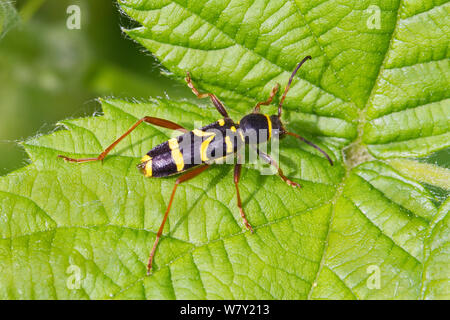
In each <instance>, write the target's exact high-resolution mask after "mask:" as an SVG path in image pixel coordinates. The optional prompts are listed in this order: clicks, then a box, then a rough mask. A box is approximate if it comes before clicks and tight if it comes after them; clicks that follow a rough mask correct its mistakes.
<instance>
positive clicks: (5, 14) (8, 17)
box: [0, 1, 19, 40]
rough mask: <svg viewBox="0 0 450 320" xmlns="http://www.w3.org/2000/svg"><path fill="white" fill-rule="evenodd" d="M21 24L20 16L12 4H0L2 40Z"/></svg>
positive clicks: (0, 33)
mask: <svg viewBox="0 0 450 320" xmlns="http://www.w3.org/2000/svg"><path fill="white" fill-rule="evenodd" d="M18 22H19V15H18V14H17V11H16V9H15V8H14V6H13V5H12V3H11V2H7V1H2V2H0V40H1V39H2V38H3V36H4V35H5V34H6V33H7V32H8V31H9V30H10V29H11V28H13V27H14V26H15V25H16V24H17V23H18Z"/></svg>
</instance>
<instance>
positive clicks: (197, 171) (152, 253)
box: [147, 165, 209, 275]
mask: <svg viewBox="0 0 450 320" xmlns="http://www.w3.org/2000/svg"><path fill="white" fill-rule="evenodd" d="M208 167H209V165H203V166H200V167H197V168H195V169H193V170H191V171H188V172H186V173H185V174H183V175H182V176H180V177H179V178H178V179H177V180H176V181H175V185H174V187H173V189H172V195H171V196H170V200H169V205H168V206H167V209H166V213H165V214H164V218H163V221H162V222H161V226H160V227H159V230H158V233H157V234H156V239H155V242H154V244H153V247H152V250H151V251H150V256H149V258H148V264H147V275H150V272H151V270H152V264H153V257H154V256H155V251H156V247H157V246H158V242H159V239H160V238H161V235H162V232H163V229H164V224H165V223H166V220H167V217H168V216H169V212H170V207H171V206H172V202H173V198H174V196H175V191H176V190H177V187H178V185H179V184H181V183H183V182H185V181H188V180H190V179H192V178H194V177H196V176H198V175H199V174H200V173H202V172H203V171H205V170H206V169H207V168H208Z"/></svg>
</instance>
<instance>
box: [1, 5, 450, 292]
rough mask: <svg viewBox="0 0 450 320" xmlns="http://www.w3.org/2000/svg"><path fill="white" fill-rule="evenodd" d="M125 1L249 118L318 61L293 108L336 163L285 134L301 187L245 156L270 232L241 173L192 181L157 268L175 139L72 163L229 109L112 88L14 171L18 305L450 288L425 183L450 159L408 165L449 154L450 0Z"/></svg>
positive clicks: (175, 211) (5, 255) (162, 49)
mask: <svg viewBox="0 0 450 320" xmlns="http://www.w3.org/2000/svg"><path fill="white" fill-rule="evenodd" d="M119 3H120V5H121V8H122V9H123V10H124V11H125V12H126V13H127V14H128V15H129V16H130V17H132V18H133V19H135V20H137V21H138V22H139V23H140V24H141V27H139V28H137V29H133V30H127V33H128V34H129V35H130V37H132V38H133V39H135V40H136V41H138V42H140V43H141V44H142V45H144V46H145V47H146V48H147V49H148V50H149V51H151V52H152V53H153V54H154V55H155V56H156V57H158V59H159V60H160V61H161V63H162V64H163V65H164V67H165V68H167V69H168V70H170V72H171V73H172V76H173V77H175V78H179V79H180V80H181V78H182V77H184V75H185V72H186V71H187V70H189V71H190V72H191V74H192V77H193V79H194V81H195V83H196V84H197V85H198V86H199V87H200V88H201V90H203V91H206V90H207V91H211V92H214V93H216V94H217V95H218V96H219V97H220V98H221V99H222V100H223V101H224V102H225V103H226V105H227V109H228V110H229V113H230V115H231V116H232V117H233V118H234V119H236V120H238V119H239V118H240V117H242V116H243V115H244V114H245V113H246V112H249V110H250V109H251V107H252V106H254V105H255V103H256V102H257V101H261V100H265V99H266V98H267V96H268V94H269V92H270V90H271V88H272V87H273V86H274V85H275V83H277V82H278V83H280V84H282V85H285V84H286V83H287V80H288V78H289V75H290V73H291V71H292V70H293V68H294V67H295V65H296V63H297V62H298V61H299V60H300V59H302V58H303V57H304V56H306V55H308V54H310V55H312V56H313V59H312V60H311V61H308V63H307V64H305V65H304V67H302V69H301V70H300V72H299V73H298V74H297V76H296V77H295V79H294V82H293V86H292V89H291V91H289V94H288V96H287V98H286V101H285V107H286V108H285V112H284V113H283V120H284V121H285V122H286V126H287V127H288V128H289V129H290V130H292V131H295V132H298V133H299V134H302V135H304V136H305V137H307V138H308V139H311V140H312V141H314V142H315V143H317V144H319V145H320V146H321V147H323V148H324V149H326V151H327V152H329V153H330V154H332V158H333V159H334V160H336V164H335V166H330V165H329V164H328V162H327V161H326V159H324V157H323V156H322V155H321V154H320V153H318V152H317V151H316V150H315V149H313V148H311V147H309V146H307V145H305V144H301V143H299V142H297V141H295V140H293V139H289V138H286V139H284V140H282V141H281V142H280V149H281V150H280V162H281V166H282V167H283V170H284V171H285V174H286V175H287V176H288V177H290V178H292V179H294V180H296V181H299V182H300V183H301V184H302V186H303V188H302V189H300V190H296V189H293V188H291V187H289V186H288V185H286V184H285V183H284V182H283V181H282V180H281V179H279V177H277V176H270V175H269V176H267V175H261V174H260V172H259V171H258V167H257V166H254V165H251V164H248V165H246V167H245V169H244V170H243V172H242V179H241V182H240V188H241V194H242V197H243V205H244V208H245V210H246V213H247V216H248V219H249V221H250V222H251V224H252V225H253V227H254V229H255V233H254V234H250V233H249V232H247V231H246V229H245V227H243V225H242V222H241V218H240V214H239V211H238V209H237V206H236V196H235V190H234V185H233V183H232V179H233V173H232V171H233V170H232V167H231V166H227V165H221V166H215V167H213V168H211V169H209V170H208V171H207V172H205V173H203V174H202V175H200V176H199V177H198V178H196V179H193V180H191V181H189V182H187V183H185V184H182V185H180V187H179V188H178V191H177V195H176V200H175V202H174V204H173V208H172V211H171V214H170V216H169V218H168V222H167V224H166V227H165V229H164V236H163V238H162V241H161V243H160V246H159V247H158V250H157V254H156V256H155V265H154V272H153V274H152V276H150V277H147V276H145V265H146V261H147V258H148V253H149V249H150V248H151V246H152V244H153V241H154V239H155V234H156V232H157V230H158V227H159V224H160V223H161V219H162V215H163V212H164V210H165V208H166V206H167V203H168V198H169V195H170V192H171V189H172V187H173V183H174V178H167V179H156V178H154V179H148V178H144V177H143V176H142V175H141V174H140V173H139V172H138V171H137V170H136V168H135V165H136V164H137V163H138V162H139V159H140V158H141V156H142V155H143V154H145V153H146V152H147V151H148V150H149V149H150V148H151V147H153V146H155V145H157V144H158V143H161V142H163V141H165V140H167V139H168V138H169V137H171V136H172V135H173V133H172V132H170V131H168V130H165V129H161V128H157V127H153V126H150V125H142V126H140V127H138V128H137V129H136V130H135V131H133V133H132V134H131V135H130V136H128V137H127V138H126V139H125V140H124V141H123V142H122V143H121V144H120V145H119V146H118V148H117V149H114V151H113V152H112V154H111V155H110V156H108V157H107V158H106V159H105V161H104V162H103V163H87V164H80V165H76V164H70V163H64V162H63V161H61V159H57V157H56V156H57V155H58V154H66V155H69V156H70V155H72V156H74V157H82V156H86V155H90V156H92V155H97V154H99V153H100V152H101V151H102V150H103V149H104V148H105V147H106V146H108V145H109V144H110V143H111V142H112V141H114V140H115V139H116V138H117V137H118V136H120V135H121V134H122V133H123V132H125V131H126V130H127V129H128V128H129V127H130V126H131V125H132V124H133V123H134V122H135V121H136V120H137V119H139V118H141V117H142V116H144V115H151V116H156V117H161V118H166V119H169V120H171V121H174V122H177V123H180V124H181V125H183V126H185V127H187V128H193V127H194V126H195V127H199V126H201V125H205V124H207V123H210V122H212V121H214V120H216V119H217V118H218V117H219V116H218V113H217V112H216V110H215V109H214V108H213V107H212V106H211V105H210V103H209V101H206V100H205V101H198V102H197V101H196V103H189V102H185V101H181V102H177V101H174V100H167V99H158V100H154V101H151V102H146V103H145V102H140V103H137V102H134V103H131V102H126V101H121V100H114V99H110V100H101V103H102V108H103V111H104V115H103V116H98V117H90V118H83V119H72V120H65V121H62V122H61V125H62V126H64V127H65V128H66V129H67V130H58V131H56V132H54V133H52V134H50V135H45V136H40V137H36V138H34V139H31V140H29V141H27V142H24V143H23V145H24V147H25V149H26V150H27V152H28V153H29V155H30V157H31V160H32V164H30V165H29V166H28V167H26V168H24V169H21V170H18V171H15V172H13V173H11V174H9V175H8V176H6V177H3V178H1V179H0V207H1V211H0V217H1V219H0V221H1V222H0V235H1V238H0V269H1V270H2V278H0V284H1V285H0V297H2V298H71V299H76V298H90V299H105V298H108V299H109V298H136V299H157V298H159V299H175V298H176V299H193V298H198V299H216V298H230V299H236V298H245V299H264V298H266V299H381V298H389V299H424V298H425V299H448V298H449V292H450V290H449V287H450V275H449V273H448V268H447V266H448V263H449V252H448V243H449V224H448V219H447V218H448V211H449V205H448V203H449V202H448V200H447V201H445V202H444V203H443V204H442V205H440V207H438V205H437V203H438V201H437V199H435V198H434V196H433V195H432V193H430V192H429V191H428V188H426V187H425V185H424V184H423V183H427V184H430V183H431V184H437V185H438V186H440V187H446V186H447V185H448V183H446V182H445V181H444V180H442V179H439V178H440V177H439V176H440V175H441V176H446V175H448V174H449V173H448V169H445V168H436V167H435V166H434V165H432V164H427V165H424V164H417V163H416V162H415V160H411V159H401V158H410V157H421V156H427V155H429V154H431V153H432V152H434V151H437V150H442V149H444V148H446V147H448V141H449V139H448V138H449V136H448V135H449V132H450V130H449V127H450V126H449V122H450V120H449V119H450V117H449V112H448V110H449V108H448V107H449V93H448V92H449V91H448V84H449V78H448V75H449V74H450V72H449V71H450V66H449V60H448V50H447V45H448V34H449V32H448V31H449V30H448V29H449V21H448V19H446V17H447V15H448V11H450V5H449V4H448V3H445V1H437V2H436V1H434V2H431V1H429V2H427V1H425V2H423V1H422V2H421V3H420V4H419V3H418V2H413V1H406V2H400V1H393V2H390V3H389V4H386V2H382V1H378V2H377V1H375V2H374V3H372V2H371V3H370V4H369V3H366V2H360V1H339V2H334V1H328V2H324V3H320V4H318V3H316V2H312V1H293V0H292V1H269V2H264V3H262V2H254V1H253V2H251V1H182V0H176V1H170V0H160V1H156V0H153V1H145V0H141V1H138V0H128V1H125V0H121V1H119ZM369 5H372V6H373V5H376V6H378V8H379V9H380V19H381V20H380V28H379V29H369V27H368V23H367V21H368V19H370V18H371V17H372V16H371V15H373V14H374V13H373V10H372V11H371V10H369ZM424 25H425V26H426V27H425V28H424ZM418 43H419V44H420V46H418V45H417V44H418ZM197 103H198V104H202V106H198V105H197ZM264 108H267V110H268V112H269V110H270V112H274V110H275V108H274V107H273V106H272V107H264ZM405 164H407V165H405ZM417 168H420V170H422V171H421V172H420V173H417V172H416V171H417ZM430 175H432V176H431V177H430Z"/></svg>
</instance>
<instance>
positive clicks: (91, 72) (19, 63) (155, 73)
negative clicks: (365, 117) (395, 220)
mask: <svg viewBox="0 0 450 320" xmlns="http://www.w3.org/2000/svg"><path fill="white" fill-rule="evenodd" d="M74 4H75V5H78V6H79V7H80V9H81V29H80V30H69V29H68V28H67V26H66V21H67V19H68V17H69V16H70V15H69V14H68V13H67V12H66V11H67V8H68V6H69V5H74ZM133 25H134V24H133V22H132V21H130V20H129V19H128V18H127V17H125V16H124V15H122V14H121V13H120V12H119V10H118V7H117V4H116V2H115V1H112V0H78V1H76V0H68V1H66V0H20V1H14V2H12V1H5V0H0V175H4V174H6V173H8V172H11V171H13V170H14V169H17V168H20V167H22V166H25V165H26V164H27V161H28V160H27V156H26V154H25V153H24V151H23V150H22V148H21V147H20V146H18V145H17V142H18V141H23V140H26V139H27V138H29V137H31V136H34V135H36V134H45V133H48V132H50V131H51V130H53V129H54V128H55V123H56V122H58V121H59V120H61V119H65V118H73V117H82V116H90V115H92V114H93V113H94V112H96V111H100V110H99V109H100V107H99V104H98V103H97V102H96V101H95V99H96V98H97V97H109V96H114V97H124V98H134V99H148V98H150V97H158V96H160V97H161V96H165V95H166V94H167V95H169V96H170V97H171V98H175V99H178V98H188V99H190V100H193V101H195V99H194V97H193V95H192V94H191V93H190V91H189V90H188V89H187V87H186V86H185V85H184V84H183V83H181V82H178V81H175V80H172V79H170V78H169V77H167V76H166V75H163V74H161V71H162V69H161V67H160V66H159V65H158V62H157V60H156V59H154V58H153V57H152V56H151V55H150V54H149V53H148V52H145V51H144V49H143V48H142V47H141V46H140V45H138V44H136V43H135V42H133V41H131V40H130V39H128V38H127V37H126V36H125V35H124V34H123V33H122V31H121V27H126V28H127V27H128V28H129V27H132V26H133ZM420 161H425V162H429V163H435V164H438V165H440V166H443V167H447V168H450V149H447V150H443V151H441V152H438V153H436V154H434V155H431V156H430V157H428V158H426V159H421V160H420ZM428 187H429V189H430V190H431V191H432V192H433V193H434V194H435V195H436V196H437V197H438V198H440V199H441V200H442V199H445V198H446V197H447V196H448V192H447V191H444V190H440V189H438V188H435V187H432V186H428Z"/></svg>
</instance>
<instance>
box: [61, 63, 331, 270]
mask: <svg viewBox="0 0 450 320" xmlns="http://www.w3.org/2000/svg"><path fill="white" fill-rule="evenodd" d="M308 59H311V57H310V56H307V57H305V58H304V59H303V60H302V61H301V62H300V63H299V64H298V65H297V67H296V68H295V70H294V71H293V72H292V75H291V77H290V78H289V82H288V84H287V85H286V88H285V90H284V93H283V96H282V97H281V99H280V102H279V105H278V114H277V115H272V116H268V115H266V114H261V113H260V107H261V105H269V104H270V103H271V102H272V100H273V98H274V96H275V95H276V93H277V92H278V89H279V85H278V84H277V85H276V86H275V87H274V88H273V89H272V91H271V93H270V97H269V98H268V99H267V100H266V101H263V102H259V103H258V104H256V106H255V107H254V109H253V112H252V113H250V114H248V115H246V116H244V117H243V118H242V119H241V120H240V121H239V122H238V123H235V122H234V121H233V120H232V119H231V118H230V117H229V116H228V113H227V111H226V109H225V107H224V106H223V104H222V103H221V102H220V101H219V99H218V98H217V97H216V96H215V95H214V94H212V93H199V92H198V91H197V89H196V88H195V87H194V85H193V83H192V81H191V78H190V74H189V72H188V73H187V76H186V79H185V80H186V82H187V85H188V86H189V88H191V89H192V92H193V93H194V94H195V95H196V96H197V97H198V98H207V97H209V98H210V99H211V101H212V103H213V104H214V106H215V107H216V108H217V110H218V111H219V113H220V114H221V115H222V116H223V118H222V119H220V120H218V121H216V122H214V123H212V124H209V125H207V126H205V127H202V128H199V129H194V130H192V131H188V130H186V129H185V128H183V127H182V126H180V125H178V124H176V123H174V122H171V121H169V120H165V119H160V118H154V117H144V118H142V119H140V120H139V121H137V122H136V123H135V124H134V125H133V126H132V127H131V128H130V129H129V130H128V131H127V132H125V133H124V134H123V135H122V136H121V137H120V138H118V139H117V140H116V141H114V142H113V143H112V144H111V145H110V146H109V147H108V148H106V149H105V150H104V151H103V152H102V153H101V154H100V155H99V156H98V157H96V158H82V159H73V158H68V157H66V156H62V155H59V156H58V157H60V158H63V159H64V160H66V161H70V162H89V161H99V160H103V159H104V158H105V157H106V155H107V154H108V153H109V152H110V151H111V150H112V149H113V148H114V147H115V146H116V145H117V144H118V143H119V142H120V141H121V140H122V139H123V138H125V137H126V136H127V135H128V134H130V133H131V132H132V131H133V130H134V129H135V128H136V127H137V126H138V125H139V124H141V123H142V122H147V123H151V124H153V125H156V126H160V127H164V128H168V129H172V130H179V131H181V132H183V134H182V135H180V136H178V137H176V138H172V139H169V140H168V141H166V142H163V143H161V144H160V145H157V146H156V147H154V148H153V149H151V150H150V151H149V152H148V153H147V154H146V155H145V156H144V157H143V158H142V160H141V163H140V164H139V165H138V168H140V169H141V170H142V172H143V173H144V175H145V176H146V177H157V178H160V177H166V176H170V175H173V174H177V173H182V172H185V171H187V170H189V169H192V170H189V171H187V172H186V173H184V174H183V175H181V176H180V177H179V178H178V179H177V180H176V181H175V186H174V188H173V191H172V195H171V196H170V201H169V205H168V206H167V210H166V212H165V214H164V218H163V221H162V223H161V226H160V227H159V230H158V233H157V236H156V239H155V243H154V245H153V247H152V250H151V252H150V257H149V261H148V265H147V270H148V274H150V271H151V268H152V261H153V257H154V255H155V250H156V247H157V245H158V242H159V239H160V238H161V234H162V231H163V229H164V224H165V222H166V220H167V216H168V214H169V211H170V207H171V205H172V202H173V199H174V196H175V191H176V189H177V186H178V185H179V184H180V183H182V182H184V181H187V180H190V179H192V178H194V177H196V176H197V175H199V174H200V173H202V172H203V171H205V170H206V169H207V168H208V167H209V166H210V165H211V164H213V163H216V162H217V160H218V159H222V158H224V157H227V156H234V155H235V154H236V153H237V151H238V150H239V149H240V148H241V147H242V146H243V145H245V144H249V145H250V146H251V147H253V148H255V149H256V151H257V152H258V155H259V157H261V158H262V159H263V160H264V161H266V162H267V163H269V164H270V165H272V166H274V167H275V168H276V169H277V171H278V175H279V176H280V177H281V179H283V181H285V182H286V183H287V184H289V185H290V186H292V187H294V188H295V187H300V185H299V184H297V183H296V182H293V181H291V180H289V179H288V178H286V177H285V176H284V174H283V171H282V170H281V169H280V167H279V166H278V164H277V162H276V161H275V160H274V159H272V157H270V156H269V155H268V154H266V153H264V152H261V151H260V150H259V149H258V144H260V143H263V142H267V141H269V140H270V139H271V137H272V133H273V132H275V131H276V132H277V135H278V136H279V137H280V138H282V137H284V136H286V135H290V136H293V137H296V138H298V139H300V140H302V141H304V142H305V143H307V144H309V145H311V146H312V147H314V148H316V149H317V150H319V151H320V152H321V153H323V154H324V155H325V157H326V158H327V159H328V161H329V162H330V164H331V165H333V161H332V160H331V158H330V157H329V156H328V154H327V153H326V152H325V151H323V150H322V149H320V148H319V147H318V146H316V145H315V144H313V143H312V142H310V141H308V140H306V139H305V138H303V137H301V136H299V135H297V134H295V133H292V132H288V131H286V129H285V128H284V127H283V124H282V122H281V111H282V105H283V101H284V99H285V98H286V94H287V92H288V91H289V88H290V86H291V83H292V80H293V78H294V75H295V74H296V72H297V71H298V69H299V68H300V67H301V65H302V64H303V63H304V62H305V61H306V60H308ZM213 131H215V132H216V133H214V132H213ZM250 131H252V132H263V133H264V134H262V135H258V138H257V139H256V141H255V140H254V141H253V142H252V141H250V140H249V139H247V137H248V133H249V132H250ZM195 139H197V141H199V143H189V144H186V143H185V142H186V141H189V142H191V141H193V140H194V141H195ZM239 139H240V141H239ZM238 142H241V143H238ZM186 146H187V147H186ZM241 166H242V164H241V163H239V162H238V163H237V164H236V165H235V168H234V184H235V186H236V194H237V206H238V208H239V211H240V213H241V216H242V219H243V222H244V224H245V226H246V227H247V229H249V230H250V231H251V232H253V228H252V227H251V225H250V224H249V222H248V221H247V218H246V217H245V212H244V210H243V208H242V204H241V197H240V194H239V186H238V184H239V177H240V174H241Z"/></svg>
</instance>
